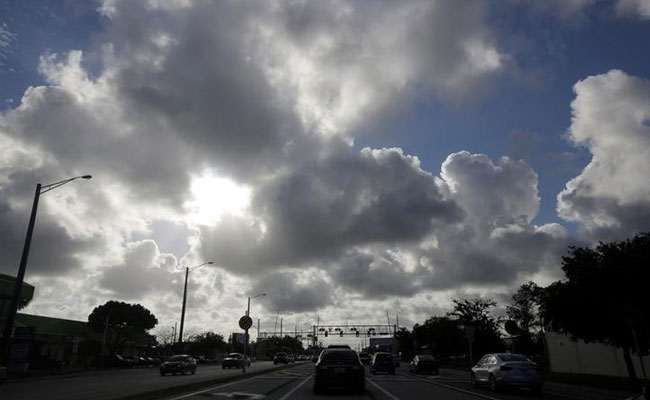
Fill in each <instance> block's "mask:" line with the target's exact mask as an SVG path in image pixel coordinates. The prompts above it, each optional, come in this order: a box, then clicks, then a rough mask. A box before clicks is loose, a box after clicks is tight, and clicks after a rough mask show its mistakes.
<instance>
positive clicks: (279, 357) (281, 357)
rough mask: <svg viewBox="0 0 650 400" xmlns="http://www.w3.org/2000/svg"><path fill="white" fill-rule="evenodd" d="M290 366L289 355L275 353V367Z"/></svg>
mask: <svg viewBox="0 0 650 400" xmlns="http://www.w3.org/2000/svg"><path fill="white" fill-rule="evenodd" d="M280 363H282V364H289V355H288V354H287V353H285V352H279V353H275V356H273V365H276V364H280Z"/></svg>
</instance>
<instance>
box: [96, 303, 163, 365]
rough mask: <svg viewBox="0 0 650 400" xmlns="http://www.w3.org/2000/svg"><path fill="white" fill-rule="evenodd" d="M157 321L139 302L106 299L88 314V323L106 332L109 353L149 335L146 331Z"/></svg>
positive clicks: (98, 330) (99, 330)
mask: <svg viewBox="0 0 650 400" xmlns="http://www.w3.org/2000/svg"><path fill="white" fill-rule="evenodd" d="M157 323H158V320H157V319H156V317H155V316H154V315H153V314H152V313H151V312H150V311H149V310H147V309H146V308H144V307H143V306H141V305H140V304H128V303H123V302H120V301H108V302H106V303H105V304H104V305H101V306H97V307H95V309H94V310H93V312H92V313H90V315H89V316H88V325H89V326H90V327H91V328H92V329H93V330H95V331H97V332H104V330H105V329H106V328H107V327H108V330H107V334H106V347H107V349H108V353H109V354H111V355H112V354H115V353H116V352H117V350H119V349H120V348H121V347H122V346H124V344H126V343H127V342H140V341H142V340H143V338H147V337H150V335H149V334H148V333H147V331H148V330H149V329H151V328H153V327H154V326H156V324H157Z"/></svg>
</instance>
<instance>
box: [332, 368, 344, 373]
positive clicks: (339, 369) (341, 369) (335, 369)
mask: <svg viewBox="0 0 650 400" xmlns="http://www.w3.org/2000/svg"><path fill="white" fill-rule="evenodd" d="M334 373H335V374H344V373H345V368H334Z"/></svg>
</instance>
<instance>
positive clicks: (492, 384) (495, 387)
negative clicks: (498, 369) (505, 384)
mask: <svg viewBox="0 0 650 400" xmlns="http://www.w3.org/2000/svg"><path fill="white" fill-rule="evenodd" d="M490 390H492V391H493V392H498V391H499V385H498V384H497V378H495V377H494V375H490Z"/></svg>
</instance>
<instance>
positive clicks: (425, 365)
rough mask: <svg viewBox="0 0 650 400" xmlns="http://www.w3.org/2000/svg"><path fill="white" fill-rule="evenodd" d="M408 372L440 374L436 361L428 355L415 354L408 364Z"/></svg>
mask: <svg viewBox="0 0 650 400" xmlns="http://www.w3.org/2000/svg"><path fill="white" fill-rule="evenodd" d="M409 370H410V371H411V372H413V373H416V374H420V373H423V372H424V373H427V374H432V375H438V374H439V373H440V368H439V366H438V360H436V359H435V357H433V356H432V355H429V354H417V355H416V356H415V357H413V361H411V363H410V364H409Z"/></svg>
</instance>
